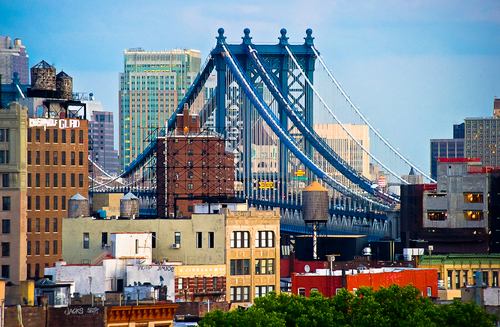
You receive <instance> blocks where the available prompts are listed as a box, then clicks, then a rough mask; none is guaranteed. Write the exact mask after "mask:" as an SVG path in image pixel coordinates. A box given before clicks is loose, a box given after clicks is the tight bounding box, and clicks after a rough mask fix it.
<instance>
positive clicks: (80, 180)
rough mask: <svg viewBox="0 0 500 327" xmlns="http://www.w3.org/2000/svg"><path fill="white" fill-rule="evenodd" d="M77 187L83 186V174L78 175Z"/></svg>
mask: <svg viewBox="0 0 500 327" xmlns="http://www.w3.org/2000/svg"><path fill="white" fill-rule="evenodd" d="M78 187H83V174H79V175H78Z"/></svg>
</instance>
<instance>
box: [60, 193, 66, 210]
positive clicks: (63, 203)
mask: <svg viewBox="0 0 500 327" xmlns="http://www.w3.org/2000/svg"><path fill="white" fill-rule="evenodd" d="M61 210H66V196H64V195H63V196H61Z"/></svg>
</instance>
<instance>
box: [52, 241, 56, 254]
mask: <svg viewBox="0 0 500 327" xmlns="http://www.w3.org/2000/svg"><path fill="white" fill-rule="evenodd" d="M52 254H57V240H54V241H52Z"/></svg>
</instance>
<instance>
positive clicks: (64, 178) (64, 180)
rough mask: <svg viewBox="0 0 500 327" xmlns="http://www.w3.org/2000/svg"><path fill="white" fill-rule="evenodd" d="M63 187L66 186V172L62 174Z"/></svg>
mask: <svg viewBox="0 0 500 327" xmlns="http://www.w3.org/2000/svg"><path fill="white" fill-rule="evenodd" d="M61 187H66V173H62V174H61Z"/></svg>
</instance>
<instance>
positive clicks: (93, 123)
mask: <svg viewBox="0 0 500 327" xmlns="http://www.w3.org/2000/svg"><path fill="white" fill-rule="evenodd" d="M82 102H83V103H85V104H86V106H87V116H88V117H89V154H90V158H91V159H92V161H94V162H95V163H96V164H98V165H99V167H100V168H102V170H104V171H105V172H106V173H108V174H110V175H113V176H115V175H117V174H118V172H119V171H120V169H119V166H120V164H119V163H118V151H116V150H115V141H114V124H113V113H112V112H110V111H104V110H103V108H102V105H101V102H99V101H94V97H93V95H92V93H90V96H89V97H88V98H87V100H82ZM102 175H103V174H102V173H100V172H97V171H95V170H94V178H96V176H102Z"/></svg>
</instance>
